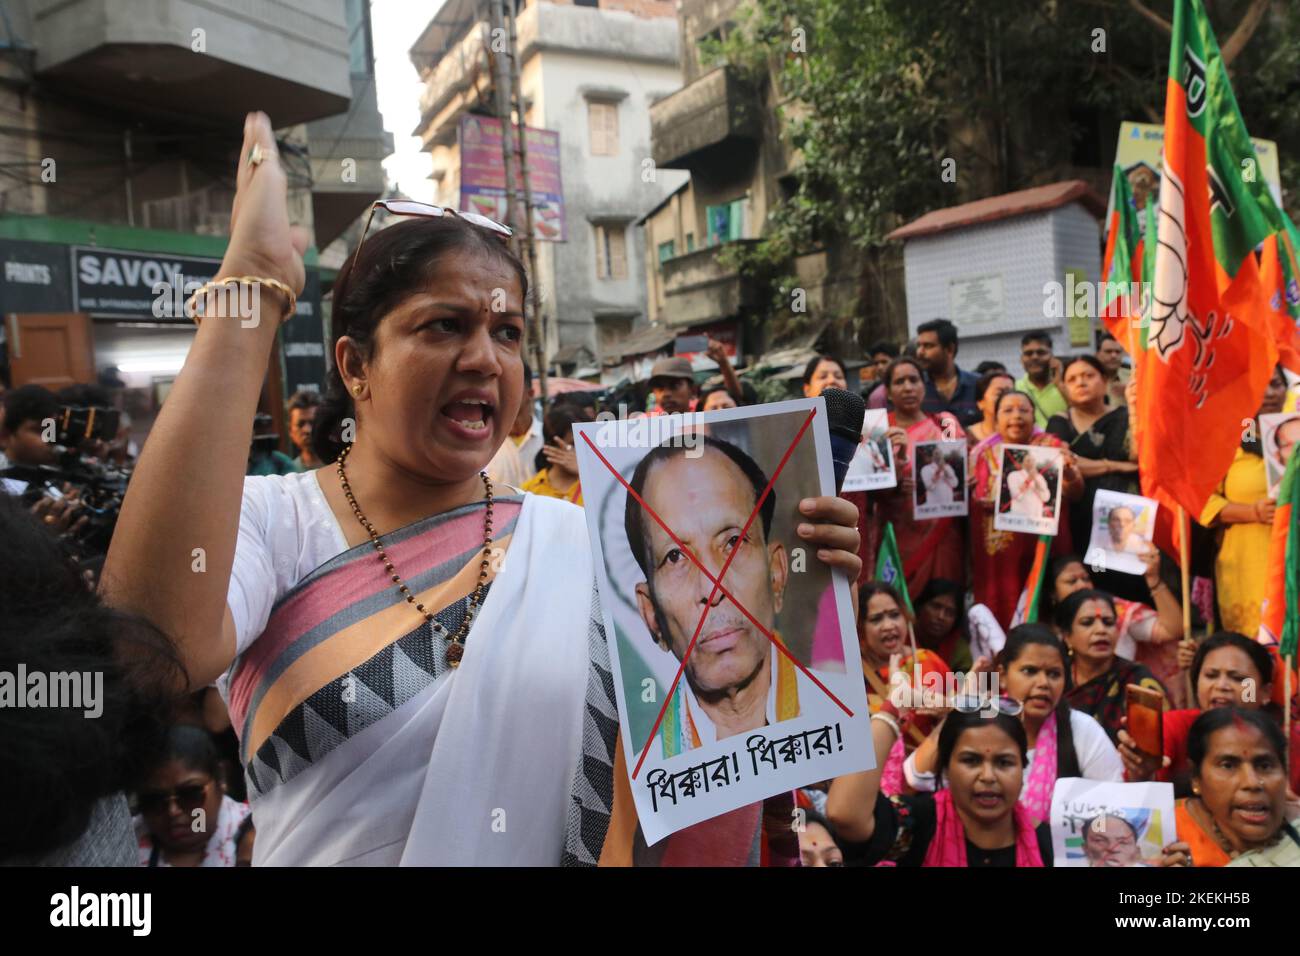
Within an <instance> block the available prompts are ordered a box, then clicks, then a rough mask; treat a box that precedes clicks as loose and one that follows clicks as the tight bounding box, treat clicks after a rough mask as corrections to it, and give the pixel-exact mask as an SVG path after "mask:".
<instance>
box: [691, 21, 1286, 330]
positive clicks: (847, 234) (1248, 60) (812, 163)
mask: <svg viewBox="0 0 1300 956" xmlns="http://www.w3.org/2000/svg"><path fill="white" fill-rule="evenodd" d="M1261 2H1262V0H1207V6H1208V8H1209V11H1210V15H1211V19H1212V21H1213V22H1214V24H1215V28H1216V31H1217V32H1218V34H1219V36H1220V39H1221V41H1225V40H1226V39H1227V38H1228V37H1229V36H1230V35H1232V33H1233V31H1234V30H1235V29H1236V27H1237V26H1239V25H1240V24H1241V23H1242V21H1243V20H1245V19H1247V18H1248V17H1255V18H1256V19H1260V18H1259V17H1258V14H1259V12H1260V11H1259V9H1258V8H1259V5H1260V3H1261ZM1252 8H1255V9H1254V10H1252ZM1171 11H1172V0H1150V2H1148V3H1147V4H1141V3H1136V2H1133V0H1130V2H1129V3H1127V4H1126V3H1124V2H1123V0H996V2H989V0H924V2H916V0H751V2H750V3H748V4H746V5H744V6H743V7H742V8H741V10H740V11H739V12H738V15H737V16H738V25H737V29H735V30H733V31H732V32H731V33H730V34H729V35H728V36H727V37H726V38H725V39H724V40H723V41H721V42H720V43H717V44H716V47H717V48H716V49H715V50H712V51H706V52H707V53H709V54H713V55H720V56H722V57H725V58H726V59H727V61H728V62H729V63H730V64H731V65H732V66H733V67H734V68H736V69H738V70H740V71H742V72H743V73H745V74H747V75H748V76H749V77H751V78H752V79H754V80H756V81H759V82H760V84H762V85H765V86H766V88H767V96H768V99H769V101H770V102H769V106H771V107H772V108H773V109H775V110H776V112H777V115H778V118H779V120H780V125H781V127H782V128H783V130H784V132H785V135H786V137H787V141H788V145H789V146H790V147H791V148H792V149H793V150H795V151H796V155H797V156H798V159H799V164H798V172H797V189H796V191H795V192H794V194H793V196H792V197H790V198H789V199H788V201H785V202H782V203H779V204H777V205H775V207H774V208H773V211H772V212H771V213H770V215H769V219H768V222H767V223H766V224H765V227H764V231H763V238H762V240H761V241H760V242H759V243H757V244H754V245H751V246H748V247H746V248H744V249H742V250H738V251H735V252H729V253H728V255H730V256H731V257H732V261H733V262H734V264H736V265H738V266H739V267H740V268H741V269H742V270H744V271H745V272H746V274H747V275H749V276H751V277H752V278H756V279H758V280H760V281H761V282H762V283H764V285H765V286H766V288H767V289H768V292H769V295H770V299H771V302H772V305H773V309H772V318H774V319H778V321H782V322H784V323H787V324H788V323H790V322H791V317H790V316H789V314H788V310H785V311H784V312H783V310H782V309H781V308H780V306H781V303H782V302H783V301H784V299H785V293H786V290H788V288H789V286H790V285H792V284H793V281H794V280H793V270H792V266H791V263H792V261H793V258H794V257H795V256H796V255H798V254H801V253H804V252H808V251H811V250H816V249H818V248H821V247H824V246H827V245H829V244H833V243H847V244H848V245H849V246H850V247H852V248H853V249H855V250H858V251H859V252H861V253H863V254H864V255H868V256H869V255H871V254H873V253H878V252H879V251H880V250H881V249H882V247H884V246H885V245H886V239H885V236H886V235H887V234H888V232H889V231H890V230H891V229H893V228H895V227H897V226H898V225H900V224H902V223H904V222H907V221H909V220H911V219H913V218H916V217H917V216H920V215H922V214H924V213H926V212H928V211H930V210H933V209H937V208H942V207H946V206H950V205H955V204H957V203H960V202H965V201H969V200H971V199H976V198H982V197H984V196H988V195H994V194H997V193H1000V192H1006V191H1010V190H1014V189H1021V188H1026V187H1028V186H1031V185H1036V184H1039V183H1042V182H1050V181H1053V180H1055V179H1060V178H1065V177H1067V176H1072V175H1077V174H1078V171H1079V170H1080V169H1085V170H1086V169H1093V170H1094V171H1104V170H1108V169H1109V167H1110V165H1111V163H1112V162H1113V157H1114V150H1115V142H1116V137H1117V135H1118V128H1119V124H1120V122H1122V121H1123V120H1139V121H1145V122H1160V119H1161V114H1162V112H1163V103H1164V89H1165V76H1166V73H1167V69H1168V51H1169V37H1168V34H1167V33H1165V32H1163V31H1162V29H1161V28H1160V27H1159V26H1158V24H1156V23H1155V22H1154V21H1155V20H1156V19H1160V18H1164V19H1168V18H1170V17H1171V16H1172V12H1171ZM1153 18H1154V19H1153ZM1242 34H1243V35H1248V39H1247V40H1246V42H1245V43H1244V46H1243V47H1242V49H1241V52H1240V54H1239V55H1238V57H1237V59H1236V60H1235V62H1234V63H1233V72H1234V85H1235V88H1236V92H1237V95H1238V100H1239V102H1240V104H1241V108H1242V112H1243V114H1244V116H1245V119H1246V123H1247V127H1248V128H1249V129H1250V131H1251V134H1252V135H1254V136H1256V137H1263V138H1268V139H1275V140H1277V141H1278V143H1279V147H1280V149H1279V152H1280V154H1281V157H1282V160H1283V181H1284V183H1286V182H1290V184H1291V185H1292V188H1293V189H1294V188H1295V185H1296V177H1297V175H1300V128H1298V127H1297V124H1296V123H1295V117H1296V116H1297V112H1298V111H1297V106H1298V103H1297V100H1300V96H1298V95H1297V94H1298V93H1300V13H1297V12H1296V11H1295V10H1294V9H1292V7H1291V5H1290V4H1289V3H1285V2H1283V0H1273V2H1272V3H1271V4H1269V5H1268V6H1267V8H1266V9H1265V10H1264V15H1263V17H1262V19H1260V24H1259V26H1258V28H1256V29H1253V30H1246V31H1242ZM769 76H770V77H771V82H770V83H768V82H767V78H768V77H769ZM945 160H949V161H951V162H950V163H949V164H947V165H945ZM945 169H949V170H951V171H952V172H953V173H955V176H953V177H945V176H944V175H943V173H944V171H945ZM950 179H951V181H949V180H950ZM795 320H796V321H797V317H795Z"/></svg>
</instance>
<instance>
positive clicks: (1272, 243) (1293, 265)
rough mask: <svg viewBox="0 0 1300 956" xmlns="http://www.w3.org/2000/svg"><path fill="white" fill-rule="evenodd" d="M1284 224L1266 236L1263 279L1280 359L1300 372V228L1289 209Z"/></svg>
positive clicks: (1261, 261)
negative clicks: (1298, 252) (1299, 254)
mask: <svg viewBox="0 0 1300 956" xmlns="http://www.w3.org/2000/svg"><path fill="white" fill-rule="evenodd" d="M1282 216H1283V219H1284V221H1285V226H1284V228H1282V229H1280V230H1278V231H1277V232H1276V233H1274V234H1273V235H1271V236H1269V237H1268V238H1267V239H1265V240H1264V245H1263V247H1262V248H1261V249H1260V253H1259V279H1260V283H1261V284H1262V285H1263V287H1264V294H1265V295H1266V296H1268V312H1269V320H1270V323H1271V325H1272V329H1273V340H1274V342H1276V344H1277V351H1278V361H1280V362H1281V363H1282V365H1283V366H1285V367H1286V368H1288V369H1290V370H1291V371H1292V372H1296V373H1300V265H1298V264H1297V259H1296V249H1297V248H1298V247H1300V230H1297V229H1296V225H1295V223H1293V222H1292V221H1291V219H1290V217H1289V216H1287V215H1286V213H1283V214H1282Z"/></svg>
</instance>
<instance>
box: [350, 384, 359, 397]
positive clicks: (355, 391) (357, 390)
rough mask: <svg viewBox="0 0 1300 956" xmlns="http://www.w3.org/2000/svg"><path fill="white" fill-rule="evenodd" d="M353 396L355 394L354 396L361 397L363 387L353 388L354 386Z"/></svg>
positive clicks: (355, 386)
mask: <svg viewBox="0 0 1300 956" xmlns="http://www.w3.org/2000/svg"><path fill="white" fill-rule="evenodd" d="M352 394H353V395H360V394H361V386H360V385H353V386H352Z"/></svg>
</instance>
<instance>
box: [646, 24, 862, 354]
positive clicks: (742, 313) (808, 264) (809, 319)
mask: <svg viewBox="0 0 1300 956" xmlns="http://www.w3.org/2000/svg"><path fill="white" fill-rule="evenodd" d="M744 2H745V0H680V2H679V3H678V11H679V28H680V32H681V47H682V77H683V80H684V85H683V86H682V88H681V89H680V90H678V91H677V92H676V93H674V94H673V95H672V96H670V97H667V98H665V99H663V100H661V101H659V102H657V103H656V104H655V105H654V106H653V107H651V110H650V128H651V139H652V144H653V145H652V148H653V153H654V160H655V163H656V164H657V165H658V166H659V167H661V168H672V169H682V170H687V171H689V173H690V181H689V183H688V184H687V185H686V186H684V187H683V188H682V189H679V190H678V191H677V192H675V193H673V194H672V195H671V196H669V197H668V198H667V199H666V200H665V201H664V202H663V203H661V204H660V205H659V206H657V207H655V208H654V209H653V210H652V211H651V212H650V213H649V214H648V215H646V216H645V217H644V219H643V222H642V224H643V225H644V232H645V250H646V251H645V260H644V263H645V264H644V268H645V271H646V275H647V277H648V278H647V284H648V286H649V302H650V317H651V319H652V320H654V321H662V322H664V323H666V324H667V325H668V326H669V327H670V328H672V329H674V330H677V331H678V332H679V333H705V334H709V335H711V336H713V337H714V338H718V339H720V340H722V341H724V342H726V343H728V344H734V345H735V346H736V349H737V351H738V352H741V353H743V354H746V355H751V356H752V355H756V354H759V353H761V352H763V351H765V350H766V349H767V348H768V347H769V346H770V345H771V344H772V341H771V339H772V335H771V330H770V329H768V328H766V325H765V322H764V318H765V315H766V312H767V309H768V306H769V303H768V301H766V296H767V295H768V294H769V292H770V290H763V289H760V288H759V287H757V286H756V284H755V283H754V282H752V281H751V280H750V279H748V278H746V277H745V276H743V275H742V274H741V273H740V272H739V271H738V270H737V268H736V266H735V265H734V263H733V261H732V259H733V257H732V256H731V255H729V254H728V250H734V249H736V248H737V247H739V246H743V245H745V244H751V243H754V242H756V241H757V240H758V239H759V238H760V237H761V236H762V235H763V230H764V224H765V222H766V221H767V217H768V215H769V213H770V212H771V210H772V209H773V208H774V207H775V206H777V205H778V204H780V203H781V202H783V201H784V200H785V199H787V198H788V197H789V196H790V195H791V194H792V193H793V191H794V189H795V185H796V184H795V181H794V173H795V171H796V170H797V168H798V162H799V157H798V155H797V154H796V153H795V152H794V151H793V150H791V149H790V148H789V146H788V144H787V142H786V140H785V137H784V135H783V133H784V130H783V127H782V125H781V121H780V120H779V119H778V118H777V113H776V111H777V108H778V107H779V108H783V109H785V110H786V111H787V112H790V111H792V110H795V111H797V109H798V104H797V103H794V102H792V101H791V100H790V99H789V98H788V97H787V96H786V95H785V93H784V92H783V91H782V90H781V88H780V84H779V83H778V82H777V81H776V79H775V78H774V77H773V76H772V74H771V73H770V72H767V73H765V74H763V75H761V76H755V75H746V74H745V73H743V72H742V71H740V70H737V69H736V68H735V67H732V66H729V65H727V64H725V63H724V62H722V61H720V60H716V61H715V60H709V59H708V58H707V56H706V53H704V52H702V50H701V42H702V41H705V40H709V39H713V40H720V39H722V38H724V37H725V36H726V35H727V34H728V33H729V32H730V31H731V30H733V29H735V24H736V21H737V19H738V13H737V11H738V8H740V7H741V6H743V5H744ZM793 265H794V269H795V273H796V275H797V276H798V278H799V286H798V288H799V289H800V290H802V295H801V296H800V297H798V298H796V297H794V296H791V302H790V306H791V307H792V309H793V310H794V311H793V313H792V317H795V321H793V322H792V323H790V325H791V326H793V327H801V328H802V329H803V330H805V331H806V330H808V329H816V328H817V327H819V326H820V325H822V324H823V323H824V321H825V319H826V317H828V316H843V315H852V314H853V310H854V308H855V305H856V301H857V295H858V281H857V275H858V274H859V266H858V265H857V264H855V263H852V262H849V261H848V257H847V256H846V255H844V253H843V251H842V250H837V249H825V248H823V249H817V250H810V251H806V252H805V254H802V255H800V256H798V257H796V259H795V261H794V264H793ZM800 309H802V312H800Z"/></svg>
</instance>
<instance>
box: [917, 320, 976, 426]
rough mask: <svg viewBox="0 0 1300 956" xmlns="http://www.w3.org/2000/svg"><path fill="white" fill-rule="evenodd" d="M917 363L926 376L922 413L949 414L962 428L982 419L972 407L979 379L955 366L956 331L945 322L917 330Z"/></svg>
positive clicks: (923, 325)
mask: <svg viewBox="0 0 1300 956" xmlns="http://www.w3.org/2000/svg"><path fill="white" fill-rule="evenodd" d="M916 359H917V361H918V362H920V363H921V366H922V369H923V370H924V372H925V398H923V399H922V400H921V410H922V411H924V412H927V413H929V414H931V415H934V414H937V413H938V412H948V413H950V414H951V415H953V416H954V417H955V418H956V419H957V421H958V422H960V423H961V425H962V427H963V428H964V427H966V426H968V425H973V424H974V423H975V422H977V421H979V420H980V419H982V418H983V417H984V413H983V412H981V411H980V410H979V406H978V405H976V404H975V385H976V383H977V382H978V381H979V376H977V375H975V374H974V373H973V372H967V371H965V370H964V369H961V368H959V367H958V365H957V327H956V326H955V325H953V324H952V323H951V322H949V321H948V320H947V319H931V320H930V321H929V322H922V323H921V324H920V325H919V326H917V328H916Z"/></svg>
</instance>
